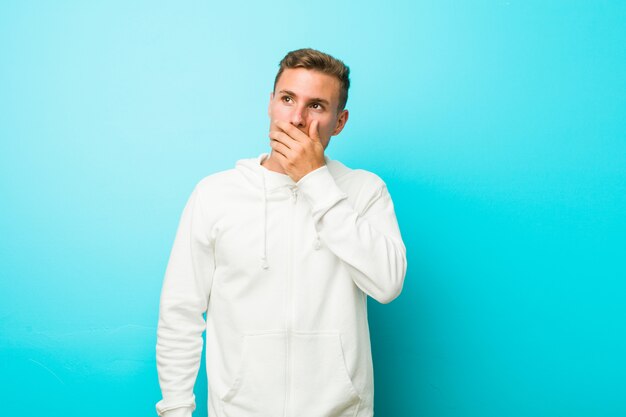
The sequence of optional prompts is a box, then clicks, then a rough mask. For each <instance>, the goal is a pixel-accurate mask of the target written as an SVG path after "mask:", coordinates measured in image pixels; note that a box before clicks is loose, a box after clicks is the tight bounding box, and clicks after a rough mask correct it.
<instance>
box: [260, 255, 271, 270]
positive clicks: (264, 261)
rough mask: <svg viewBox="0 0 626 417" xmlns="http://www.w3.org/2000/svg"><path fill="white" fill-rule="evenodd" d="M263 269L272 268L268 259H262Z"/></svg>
mask: <svg viewBox="0 0 626 417" xmlns="http://www.w3.org/2000/svg"><path fill="white" fill-rule="evenodd" d="M261 267H262V268H263V269H268V268H269V267H270V266H269V264H268V263H267V259H265V258H262V259H261Z"/></svg>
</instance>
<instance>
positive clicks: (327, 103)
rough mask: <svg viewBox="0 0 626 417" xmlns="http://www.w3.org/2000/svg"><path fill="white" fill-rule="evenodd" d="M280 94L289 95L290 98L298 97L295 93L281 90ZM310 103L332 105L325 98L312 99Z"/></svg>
mask: <svg viewBox="0 0 626 417" xmlns="http://www.w3.org/2000/svg"><path fill="white" fill-rule="evenodd" d="M278 94H287V95H289V96H294V97H298V95H297V94H296V93H294V92H293V91H289V90H280V91H279V92H278ZM309 101H310V102H314V103H322V104H326V105H327V106H328V105H330V103H329V101H328V100H325V99H323V98H312V99H311V100H309Z"/></svg>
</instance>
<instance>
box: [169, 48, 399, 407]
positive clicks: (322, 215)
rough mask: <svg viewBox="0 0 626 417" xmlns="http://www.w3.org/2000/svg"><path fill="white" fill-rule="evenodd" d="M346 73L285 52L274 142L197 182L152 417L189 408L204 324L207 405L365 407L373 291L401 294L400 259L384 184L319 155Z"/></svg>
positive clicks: (383, 298)
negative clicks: (369, 300) (268, 149)
mask: <svg viewBox="0 0 626 417" xmlns="http://www.w3.org/2000/svg"><path fill="white" fill-rule="evenodd" d="M349 84H350V81H349V69H348V67H346V66H345V65H344V64H343V62H341V61H339V60H337V59H335V58H333V57H331V56H330V55H327V54H324V53H322V52H319V51H316V50H312V49H301V50H297V51H292V52H290V53H288V54H287V55H286V56H285V58H284V59H283V60H282V61H281V63H280V69H279V71H278V74H277V76H276V80H275V82H274V91H273V92H272V94H271V95H270V103H269V111H268V113H269V118H270V122H271V123H270V132H269V138H270V146H271V153H270V154H269V155H267V154H261V155H260V156H259V157H257V158H249V159H242V160H240V161H238V162H237V163H236V166H235V168H234V169H230V170H226V171H222V172H218V173H216V174H213V175H209V176H208V177H206V178H204V179H203V180H201V181H200V182H199V183H198V184H197V185H196V187H195V189H194V190H193V192H192V194H191V196H190V198H189V200H188V202H187V205H186V206H185V209H184V211H183V214H182V217H181V220H180V225H179V228H178V231H177V234H176V238H175V241H174V245H173V248H172V252H171V255H170V259H169V263H168V266H167V270H166V273H165V279H164V283H163V289H162V293H161V306H160V316H159V327H158V332H157V337H158V340H157V368H158V372H159V382H160V385H161V391H162V393H163V399H162V400H161V401H159V402H158V403H157V411H158V413H159V415H160V416H164V417H189V416H191V413H192V411H193V409H194V408H195V398H194V395H193V386H194V383H195V380H196V376H197V372H198V367H199V364H200V355H201V351H202V332H203V331H204V330H206V332H207V333H206V343H207V346H206V367H207V375H208V384H209V415H210V416H212V417H244V416H245V417H257V416H258V417H260V416H263V417H348V416H349V417H370V416H372V415H373V393H374V391H373V370H372V358H371V350H370V339H369V328H368V322H367V296H368V295H369V296H371V297H373V298H374V299H376V300H377V301H379V302H381V303H388V302H390V301H391V300H393V299H394V298H396V297H397V296H398V295H399V293H400V292H401V290H402V286H403V282H404V276H405V273H406V265H407V262H406V250H405V247H404V243H403V242H402V238H401V235H400V231H399V229H398V224H397V221H396V217H395V213H394V209H393V203H392V201H391V197H390V196H389V193H388V191H387V188H386V186H385V184H384V182H383V181H382V180H381V179H380V178H379V177H377V176H376V175H374V174H372V173H370V172H367V171H364V170H352V169H349V168H347V167H346V166H344V165H343V164H341V163H340V162H338V161H334V160H331V159H329V158H328V157H327V156H325V155H324V150H325V149H326V147H327V146H328V143H329V141H330V138H331V136H334V135H337V134H339V133H340V132H341V130H342V129H343V127H344V126H345V124H346V122H347V120H348V110H346V109H345V108H344V107H345V104H346V100H347V97H348V88H349ZM205 313H206V321H205V319H204V317H203V315H204V314H205Z"/></svg>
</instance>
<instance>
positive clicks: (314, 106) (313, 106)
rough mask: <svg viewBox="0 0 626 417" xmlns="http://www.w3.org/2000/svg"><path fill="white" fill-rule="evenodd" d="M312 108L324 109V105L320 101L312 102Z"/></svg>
mask: <svg viewBox="0 0 626 417" xmlns="http://www.w3.org/2000/svg"><path fill="white" fill-rule="evenodd" d="M311 108H313V110H324V107H322V105H321V104H320V103H313V104H311Z"/></svg>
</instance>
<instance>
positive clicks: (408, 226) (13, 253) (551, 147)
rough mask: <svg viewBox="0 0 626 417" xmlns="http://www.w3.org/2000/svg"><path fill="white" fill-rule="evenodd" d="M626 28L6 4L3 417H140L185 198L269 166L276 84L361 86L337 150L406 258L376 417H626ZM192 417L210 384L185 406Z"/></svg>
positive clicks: (1, 159)
mask: <svg viewBox="0 0 626 417" xmlns="http://www.w3.org/2000/svg"><path fill="white" fill-rule="evenodd" d="M625 22H626V3H624V2H621V1H548V2H546V1H524V2H522V1H514V0H510V1H476V2H449V1H436V2H435V1H431V2H420V1H417V2H416V1H396V0H390V1H385V2H363V1H359V2H356V1H354V2H330V1H318V2H286V1H285V2H280V1H272V2H270V3H266V2H254V3H253V2H241V1H233V2H230V3H228V4H227V3H226V2H219V3H212V2H199V1H184V2H154V1H132V2H127V1H100V2H79V1H76V2H71V1H57V2H53V1H50V2H44V1H41V2H36V1H19V2H18V1H15V2H5V3H3V5H2V7H1V9H0V51H1V55H0V60H1V63H0V174H1V176H0V193H1V204H0V251H1V252H0V263H1V270H0V273H1V280H0V367H1V371H0V395H1V397H2V399H1V403H2V407H1V408H2V414H3V415H7V416H9V415H11V416H13V415H20V416H40V415H44V414H46V415H53V416H85V415H88V416H92V417H98V416H111V415H115V416H121V417H126V416H152V415H156V413H155V411H154V404H155V403H156V402H157V401H158V400H159V399H160V392H159V388H158V383H157V375H156V368H155V359H154V353H155V352H154V347H155V343H156V334H155V331H156V322H157V314H158V297H159V292H160V288H161V281H162V278H163V274H164V271H165V266H166V263H167V259H168V256H169V251H170V249H171V245H172V243H173V239H174V233H175V230H176V227H177V224H178V219H179V216H180V213H181V211H182V208H183V206H184V203H185V201H186V199H187V197H188V196H189V194H190V192H191V190H192V188H193V186H194V185H195V183H196V182H197V181H198V180H199V179H201V178H202V177H204V176H205V175H208V174H210V173H212V172H215V171H218V170H222V169H228V168H231V167H233V166H234V163H235V161H236V160H237V159H240V158H244V157H252V156H257V155H258V154H259V153H261V152H265V151H268V150H269V146H268V138H267V135H266V132H267V130H268V120H267V113H266V110H267V103H268V99H269V93H270V91H271V89H272V81H273V78H274V75H275V72H276V69H277V64H278V61H279V60H280V59H281V58H282V56H283V55H284V54H285V53H286V52H287V51H289V50H292V49H297V48H300V47H307V46H310V47H315V48H318V49H321V50H324V51H326V52H329V53H331V54H333V55H336V56H337V57H339V58H341V59H343V60H344V61H345V62H346V63H347V64H348V65H350V67H351V69H352V82H353V87H352V90H351V93H350V98H349V101H348V108H349V109H350V111H351V117H350V120H349V122H348V124H347V127H346V129H345V130H344V132H343V133H342V134H341V135H340V136H338V137H336V138H334V139H333V140H332V141H331V144H330V146H329V148H328V150H327V152H328V155H329V156H330V157H331V158H334V159H339V160H341V161H343V162H344V163H345V164H346V165H348V166H351V167H353V168H356V167H360V168H365V169H369V170H372V171H374V172H376V173H378V174H379V175H380V176H381V177H382V178H383V179H384V180H385V181H386V182H387V184H388V187H389V189H390V191H391V193H392V196H393V198H394V202H395V205H396V211H397V215H398V220H399V222H400V226H401V230H402V234H403V237H404V239H405V243H406V246H407V248H408V259H409V271H408V275H407V277H406V282H405V287H404V292H403V293H402V295H401V296H400V297H399V298H398V299H397V300H395V301H394V302H393V303H391V304H389V305H378V304H377V303H376V302H374V301H372V300H370V326H371V331H372V346H373V351H374V363H375V380H376V400H375V405H376V415H377V416H380V417H389V416H422V417H502V416H507V417H518V416H519V417H521V416H534V417H539V416H550V417H555V416H567V417H578V416H604V417H606V416H623V415H626V399H625V398H626V396H625V394H624V393H625V392H626V355H625V354H624V352H626V303H625V299H626V261H625V259H626V256H625V254H626V216H625V213H626V122H625V120H626V93H625V92H626V85H625V84H626V81H625V80H626V77H624V74H626V54H625V50H626V49H625V48H624V45H626V29H624V28H625ZM196 392H197V396H198V412H197V413H196V415H199V416H203V415H206V404H205V401H206V379H205V377H204V375H203V374H202V373H201V376H200V378H199V381H198V384H197V389H196Z"/></svg>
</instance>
